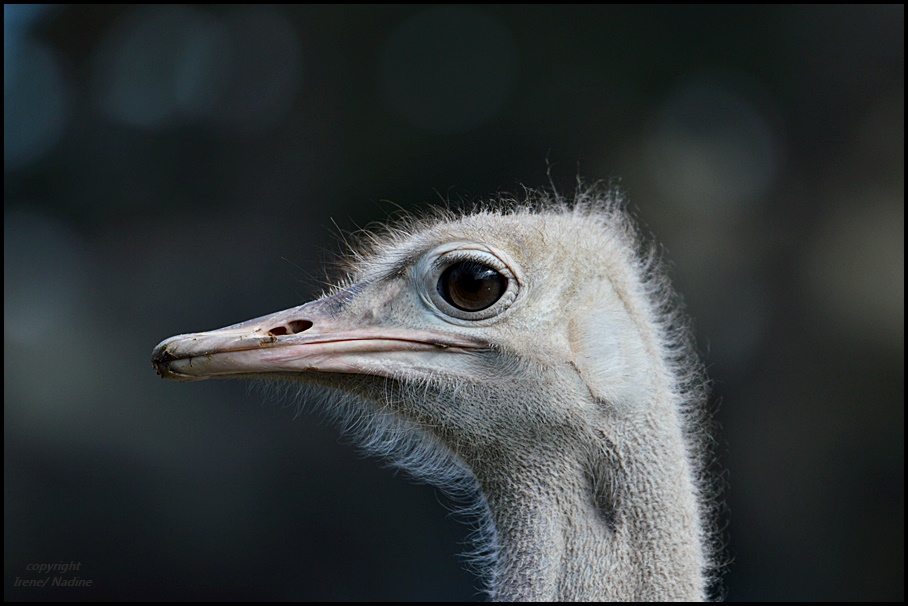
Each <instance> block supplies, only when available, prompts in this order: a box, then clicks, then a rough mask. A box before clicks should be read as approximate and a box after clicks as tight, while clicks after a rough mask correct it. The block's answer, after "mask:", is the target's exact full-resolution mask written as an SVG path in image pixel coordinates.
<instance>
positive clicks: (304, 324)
mask: <svg viewBox="0 0 908 606" xmlns="http://www.w3.org/2000/svg"><path fill="white" fill-rule="evenodd" d="M310 328H312V322H310V321H309V320H293V321H292V322H288V323H287V324H286V325H281V326H275V327H274V328H272V329H271V330H269V331H268V334H269V335H271V336H272V337H278V336H281V335H296V334H299V333H301V332H303V331H306V330H309V329H310Z"/></svg>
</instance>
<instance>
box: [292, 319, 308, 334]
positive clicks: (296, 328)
mask: <svg viewBox="0 0 908 606" xmlns="http://www.w3.org/2000/svg"><path fill="white" fill-rule="evenodd" d="M310 328H312V322H310V321H309V320H294V321H293V322H291V323H290V331H291V333H292V334H294V335H295V334H299V333H301V332H303V331H305V330H309V329H310Z"/></svg>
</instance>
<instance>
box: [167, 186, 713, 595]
mask: <svg viewBox="0 0 908 606" xmlns="http://www.w3.org/2000/svg"><path fill="white" fill-rule="evenodd" d="M370 236H371V237H370V238H367V240H368V242H367V243H366V244H365V245H363V246H361V248H360V249H359V250H356V251H353V252H352V254H351V255H350V256H351V261H350V264H349V266H348V267H347V271H346V277H345V279H344V280H343V281H341V282H340V283H339V284H337V285H336V286H335V287H333V288H332V289H331V290H330V291H329V292H327V293H326V294H325V295H324V296H322V297H321V298H319V299H317V300H315V301H312V302H310V303H306V304H305V305H301V306H299V307H295V308H292V309H288V310H285V311H280V312H277V313H274V314H271V315H267V316H262V317H260V318H256V319H253V320H249V321H246V322H242V323H239V324H234V325H232V326H228V327H226V328H221V329H219V330H213V331H210V332H200V333H193V334H184V335H178V336H175V337H171V338H170V339H167V340H165V341H163V342H162V343H160V344H159V345H158V346H157V347H156V348H155V350H154V353H153V358H152V360H153V364H154V367H155V369H156V371H157V372H158V374H160V375H161V376H162V377H164V378H166V379H172V380H175V381H192V380H198V379H206V378H220V377H259V378H270V379H278V380H288V381H296V382H301V383H303V384H309V385H314V386H318V387H321V388H327V390H323V391H324V392H326V393H328V394H331V396H333V399H332V402H333V407H332V410H333V411H334V413H335V414H336V415H338V416H340V417H341V418H342V419H346V420H348V421H350V420H351V419H352V421H353V422H352V423H351V425H353V426H355V427H356V428H358V429H357V431H359V433H360V434H361V436H360V437H361V438H362V442H363V443H364V444H365V445H366V447H367V448H371V449H372V450H373V451H375V452H378V453H379V454H382V455H385V456H387V457H389V458H391V459H392V461H393V462H395V463H396V464H398V465H400V466H402V467H404V468H407V469H409V470H410V471H412V472H413V473H414V474H415V475H416V476H418V477H421V478H424V479H426V480H428V481H429V482H432V483H435V484H436V485H439V486H441V487H442V488H443V489H446V490H447V491H449V492H455V493H458V494H460V495H464V494H467V495H470V496H471V497H472V499H473V501H472V503H473V510H474V511H476V512H478V513H479V515H480V518H481V522H480V524H479V528H480V531H481V532H480V534H481V535H482V536H481V542H482V546H483V547H484V554H485V555H484V563H485V578H484V581H485V584H486V588H487V591H488V593H489V597H491V598H492V599H494V600H702V599H704V598H705V597H706V594H707V586H708V583H709V581H710V578H709V573H710V570H711V569H712V558H711V549H710V544H711V533H710V531H709V530H708V525H707V522H708V518H709V515H710V514H709V505H708V503H709V502H710V499H708V498H706V495H705V494H704V490H706V488H707V485H706V483H705V482H704V481H703V478H702V475H703V465H702V460H703V454H702V452H701V444H702V442H703V440H702V439H701V436H700V434H699V432H700V427H701V426H702V423H701V422H700V419H699V416H698V414H699V413H698V410H699V409H700V408H701V407H702V406H701V405H702V400H703V397H704V394H705V388H704V385H705V383H704V380H703V378H702V377H703V375H702V371H701V366H700V364H699V362H698V361H697V359H696V357H695V355H694V354H693V353H692V348H691V345H690V338H689V330H688V328H687V323H686V322H685V320H684V318H683V316H682V315H681V314H680V312H679V311H678V306H677V304H676V297H675V295H674V294H673V291H672V289H671V287H670V286H669V284H668V282H667V280H666V278H665V276H664V273H663V271H662V270H661V269H660V266H659V263H658V261H657V259H656V254H655V252H654V247H653V245H651V244H646V243H645V242H644V239H643V238H641V236H640V233H639V231H638V229H637V228H636V227H635V226H634V223H633V221H632V220H631V219H630V218H629V217H628V215H627V213H626V211H625V205H624V203H623V202H622V200H621V196H620V195H618V194H616V193H615V192H613V191H610V190H604V189H601V188H600V189H597V188H586V189H583V188H581V189H579V190H578V192H577V193H576V194H575V196H574V197H573V199H572V200H566V199H564V198H563V197H561V196H559V195H558V194H549V193H544V192H530V193H529V195H528V196H527V198H526V200H524V201H522V202H518V201H515V200H501V199H500V200H497V201H496V202H495V203H493V204H489V205H485V206H482V207H478V208H476V209H474V210H473V211H471V212H468V213H463V214H457V213H453V212H451V211H439V212H437V213H436V214H435V215H433V216H432V217H429V218H422V219H416V218H410V219H406V220H404V221H403V222H402V223H401V224H399V225H397V226H394V227H387V228H385V229H384V231H383V233H382V234H381V235H379V236H376V235H374V234H370Z"/></svg>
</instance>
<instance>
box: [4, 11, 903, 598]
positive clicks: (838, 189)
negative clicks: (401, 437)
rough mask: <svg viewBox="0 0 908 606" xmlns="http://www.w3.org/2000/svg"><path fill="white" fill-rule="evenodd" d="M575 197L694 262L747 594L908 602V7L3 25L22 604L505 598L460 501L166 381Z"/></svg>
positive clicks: (231, 391)
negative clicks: (487, 229) (373, 263)
mask: <svg viewBox="0 0 908 606" xmlns="http://www.w3.org/2000/svg"><path fill="white" fill-rule="evenodd" d="M548 172H551V175H552V180H553V181H554V183H555V184H556V185H557V186H558V187H559V188H561V189H562V190H563V191H566V192H569V191H570V190H571V188H572V187H573V184H574V180H575V177H576V176H577V175H578V174H579V175H581V176H583V177H584V178H585V179H587V180H590V181H592V180H596V179H606V180H609V179H613V180H617V181H618V182H619V183H620V185H621V187H623V188H624V190H625V191H626V192H627V193H628V195H629V197H630V199H631V202H632V205H633V207H634V208H635V209H636V213H637V215H638V217H639V218H640V220H641V222H642V223H643V225H644V229H645V230H646V231H647V232H652V233H654V234H655V235H656V236H657V238H658V239H659V241H660V242H661V243H662V244H663V245H664V247H665V253H666V256H667V257H668V258H669V259H670V260H671V263H672V265H671V268H672V269H671V272H672V276H673V278H674V280H675V282H676V285H677V286H678V288H679V290H680V291H681V292H682V293H683V295H684V297H685V301H686V304H687V307H688V311H689V313H690V315H691V316H692V317H693V320H694V324H695V327H696V331H697V336H698V342H699V345H700V349H701V351H702V352H703V356H704V359H705V361H706V364H707V366H708V369H709V374H710V376H711V377H712V379H713V381H714V385H713V395H712V397H711V401H710V406H711V408H712V409H713V410H716V411H717V412H716V419H717V421H718V429H719V431H718V433H717V437H716V439H717V446H716V451H717V452H718V456H719V466H718V467H719V468H721V469H723V470H724V475H723V479H722V481H723V482H724V483H725V485H726V490H725V494H726V497H727V508H726V512H725V515H724V518H723V520H721V524H722V525H723V528H724V529H725V536H726V538H727V559H728V561H729V564H728V566H727V567H726V569H725V570H726V572H725V575H724V578H723V587H724V592H725V595H726V596H727V598H728V599H730V600H821V601H825V600H902V599H904V571H903V567H904V408H903V399H904V7H903V6H876V7H873V6H868V7H856V6H852V7H847V6H801V7H766V8H764V7H712V6H710V7H692V8H691V7H655V6H641V7H609V6H582V7H570V6H559V7H555V6H548V7H546V6H471V7H430V6H391V7H349V6H347V7H345V6H335V7H325V6H321V7H302V6H297V7H293V6H256V7H246V8H243V7H235V6H170V7H161V6H90V5H71V6H63V5H59V6H40V5H39V6H19V5H6V6H5V8H4V402H5V405H4V438H5V443H4V512H5V517H4V530H5V532H4V556H5V557H4V593H5V597H6V598H7V599H17V600H45V599H58V600H81V599H92V600H137V599H155V600H240V599H242V600H246V599H248V600H395V601H396V600H473V599H479V598H481V597H482V596H481V594H479V593H478V592H477V583H476V581H475V579H474V578H473V577H472V576H471V575H470V574H469V573H467V572H466V571H464V570H463V569H462V565H461V562H460V561H459V560H458V558H457V557H456V554H458V553H460V552H462V551H464V549H465V546H464V545H463V542H464V541H465V540H466V536H467V533H468V530H467V528H466V527H465V526H463V525H461V524H459V523H458V522H457V521H456V520H455V519H453V518H452V517H451V516H450V515H449V513H448V509H447V506H446V502H445V500H444V499H443V498H442V497H441V496H440V495H439V494H438V493H437V492H436V491H435V490H434V489H433V488H431V487H426V486H417V485H414V484H413V483H411V482H410V481H408V480H407V479H406V478H405V477H404V476H403V475H401V474H396V473H395V472H393V471H391V470H389V469H387V468H384V467H382V466H381V464H379V463H378V462H376V461H374V460H371V459H365V458H363V457H362V456H361V455H360V454H358V453H357V451H356V450H355V449H354V448H351V447H350V446H349V445H348V444H346V443H345V441H344V440H343V439H342V438H341V439H339V437H338V432H337V430H336V428H334V427H332V426H331V425H330V424H328V423H326V422H325V421H324V420H323V419H322V417H321V416H320V415H319V414H318V413H317V412H307V413H305V414H303V415H302V416H301V417H300V418H299V419H297V420H296V421H293V420H292V417H293V409H292V408H285V407H282V406H281V405H279V404H276V403H275V402H274V401H273V400H271V399H268V398H267V397H264V396H262V394H261V393H260V392H259V391H257V390H255V389H248V388H247V386H246V385H244V384H243V383H242V382H215V381H206V382H201V383H194V384H185V385H178V384H174V383H169V382H165V381H162V380H160V379H159V378H158V377H156V376H155V374H154V372H153V370H152V366H151V361H150V354H151V350H152V348H153V347H154V345H155V344H157V343H158V342H159V341H161V340H162V339H164V338H166V337H168V336H171V335H174V334H177V333H181V332H189V331H196V330H204V329H211V328H216V327H220V326H224V325H227V324H231V323H234V322H237V321H241V320H245V319H248V318H251V317H254V316H258V315H262V314H265V313H268V312H272V311H276V310H279V309H283V308H286V307H290V306H293V305H297V304H299V303H301V302H303V301H305V300H308V299H309V298H311V297H313V296H315V295H316V294H317V293H318V291H319V289H320V280H321V279H322V277H323V275H324V274H323V273H322V267H323V265H324V263H325V261H327V260H330V259H331V258H332V254H333V252H335V251H337V250H339V249H340V246H339V245H338V243H337V240H338V236H337V234H338V233H339V229H340V230H343V231H350V230H354V229H356V228H357V226H362V225H366V224H368V223H369V222H372V221H375V220H383V219H385V218H387V217H388V216H389V215H390V214H393V213H395V212H397V209H398V208H399V207H403V208H404V209H410V210H417V209H420V208H424V207H426V206H427V205H432V204H438V203H440V201H441V200H443V199H448V198H450V199H457V198H460V197H463V198H466V199H475V198H480V197H483V196H486V195H489V194H494V193H495V192H498V191H511V192H518V193H519V192H520V191H521V185H522V184H525V185H527V186H531V187H538V186H547V185H548V183H549V177H548V174H547V173H548ZM580 278H581V277H578V279H580ZM307 408H308V409H309V410H310V411H311V410H315V411H317V410H318V406H317V404H316V403H312V404H311V405H310V406H308V407H307ZM61 561H65V562H69V561H76V562H81V567H80V569H79V571H78V572H77V573H72V571H71V572H70V576H72V575H73V574H75V575H76V576H79V577H81V578H82V579H90V580H92V581H93V583H92V587H91V588H64V589H56V590H40V589H35V588H25V587H21V586H19V587H16V586H15V582H16V579H17V578H19V579H32V578H36V575H34V574H33V573H31V572H29V571H28V569H27V566H29V565H32V564H41V563H57V562H61Z"/></svg>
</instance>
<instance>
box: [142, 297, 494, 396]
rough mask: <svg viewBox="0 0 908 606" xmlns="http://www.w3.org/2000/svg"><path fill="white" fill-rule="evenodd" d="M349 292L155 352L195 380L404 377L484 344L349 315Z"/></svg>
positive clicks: (178, 377) (166, 369) (163, 365)
mask: <svg viewBox="0 0 908 606" xmlns="http://www.w3.org/2000/svg"><path fill="white" fill-rule="evenodd" d="M348 295H349V293H348V292H347V291H345V292H342V293H339V294H337V295H334V296H331V297H327V298H325V299H320V300H318V301H313V302H311V303H307V304H306V305H301V306H300V307H295V308H293V309H288V310H285V311H280V312H277V313H274V314H271V315H268V316H262V317H260V318H255V319H254V320H248V321H246V322H242V323H240V324H234V325H233V326H228V327H226V328H221V329H218V330H212V331H209V332H199V333H192V334H185V335H177V336H175V337H171V338H169V339H167V340H165V341H162V342H161V343H160V344H158V346H157V347H155V349H154V352H153V353H152V356H151V361H152V364H154V368H155V371H157V373H158V374H159V375H161V376H162V377H163V378H165V379H172V380H175V381H195V380H199V379H208V378H212V377H230V376H249V375H257V374H272V373H303V372H307V371H319V372H341V373H357V374H374V375H379V376H399V375H400V373H401V372H402V371H405V370H410V371H412V370H413V369H419V368H420V367H429V366H434V367H436V368H437V367H438V366H439V364H438V363H436V364H432V361H433V358H435V356H437V355H441V354H444V353H445V352H449V351H461V352H462V351H469V350H478V349H485V348H487V347H488V344H487V343H484V342H481V341H479V340H477V339H473V338H469V337H463V336H457V335H449V334H443V333H440V332H433V331H429V330H412V329H408V328H403V327H389V326H382V325H381V324H379V323H378V321H377V320H375V319H374V318H375V316H374V315H373V314H369V317H370V318H371V319H369V320H367V319H365V318H356V317H347V315H346V314H345V311H344V308H345V306H344V305H343V301H344V298H345V297H346V296H348Z"/></svg>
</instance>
